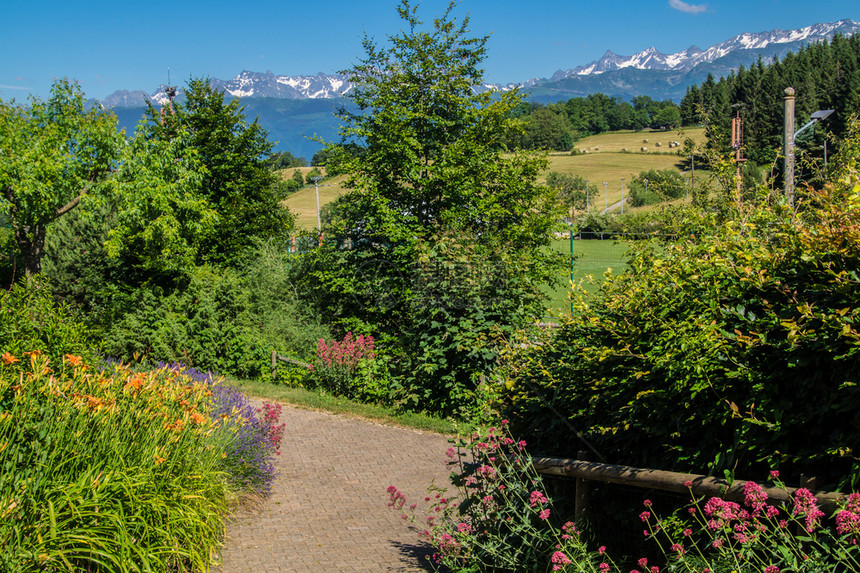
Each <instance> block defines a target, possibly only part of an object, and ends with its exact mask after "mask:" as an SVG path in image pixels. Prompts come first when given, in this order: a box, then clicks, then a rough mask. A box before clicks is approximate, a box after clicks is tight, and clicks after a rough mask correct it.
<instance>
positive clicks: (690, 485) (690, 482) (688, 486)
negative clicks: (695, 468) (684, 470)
mask: <svg viewBox="0 0 860 573" xmlns="http://www.w3.org/2000/svg"><path fill="white" fill-rule="evenodd" d="M684 487H686V488H687V489H690V488H692V487H693V480H689V479H688V480H687V481H685V482H684Z"/></svg>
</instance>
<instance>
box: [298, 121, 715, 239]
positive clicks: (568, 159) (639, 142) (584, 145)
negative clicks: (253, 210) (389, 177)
mask: <svg viewBox="0 0 860 573" xmlns="http://www.w3.org/2000/svg"><path fill="white" fill-rule="evenodd" d="M687 137H690V138H692V139H693V140H694V141H695V142H696V144H697V145H698V144H701V143H703V142H704V141H705V130H704V128H691V129H686V130H684V131H683V132H678V131H676V130H668V131H618V132H612V133H602V134H600V135H594V136H591V137H586V138H583V139H581V140H579V141H578V142H577V143H576V148H577V149H580V150H584V151H585V150H587V151H588V152H587V153H585V154H582V155H570V154H569V153H565V154H550V156H549V169H548V171H547V173H549V172H550V171H557V172H559V173H565V174H572V175H579V176H581V177H583V178H585V179H588V180H589V181H590V182H591V185H590V189H591V193H590V196H591V207H592V209H595V210H599V211H602V210H603V209H604V206H608V207H609V210H610V211H612V210H613V209H612V206H613V205H614V204H615V203H617V202H618V201H620V200H621V179H622V178H623V179H624V180H625V189H626V186H627V185H629V183H628V182H629V181H630V180H631V179H633V177H635V176H636V175H638V174H639V173H640V172H641V171H647V170H649V169H678V170H680V171H681V172H682V174H683V175H684V176H685V177H686V178H689V176H690V174H689V171H683V170H681V165H680V160H681V158H680V157H679V155H678V154H677V149H674V150H670V149H669V142H670V141H683V140H684V139H685V138H687ZM645 139H647V140H648V143H647V144H646V143H643V141H644V140H645ZM656 143H660V144H661V147H655V144H656ZM643 146H646V147H648V152H645V153H643V152H641V151H639V149H640V148H641V147H643ZM595 148H598V150H597V151H595ZM623 149H628V150H629V151H627V152H624V151H622V150H623ZM311 169H312V168H311V167H291V168H288V169H284V170H283V171H281V177H282V178H289V177H292V175H293V172H294V171H296V170H299V171H300V172H301V173H302V175H303V176H306V175H307V174H308V172H309V171H310V170H311ZM604 181H606V183H607V185H606V194H605V195H604V187H603V182H604ZM343 182H344V177H343V176H338V177H334V178H332V179H327V180H324V181H321V182H320V188H319V191H320V207H323V206H325V205H326V204H327V203H329V202H331V201H334V200H335V199H337V198H338V197H340V196H341V195H342V194H343V193H345V192H346V189H345V188H344V187H343ZM625 195H626V191H625ZM283 204H284V205H285V206H286V207H288V208H289V209H290V211H291V212H292V213H293V215H295V217H296V227H297V228H299V229H301V230H311V229H315V228H316V226H317V205H316V193H315V190H314V186H313V185H305V186H304V187H303V188H302V189H301V190H300V191H297V192H296V193H293V194H292V195H290V196H289V197H287V198H286V199H285V200H284V202H283ZM628 207H629V206H628ZM628 207H625V210H626V209H627V208H628Z"/></svg>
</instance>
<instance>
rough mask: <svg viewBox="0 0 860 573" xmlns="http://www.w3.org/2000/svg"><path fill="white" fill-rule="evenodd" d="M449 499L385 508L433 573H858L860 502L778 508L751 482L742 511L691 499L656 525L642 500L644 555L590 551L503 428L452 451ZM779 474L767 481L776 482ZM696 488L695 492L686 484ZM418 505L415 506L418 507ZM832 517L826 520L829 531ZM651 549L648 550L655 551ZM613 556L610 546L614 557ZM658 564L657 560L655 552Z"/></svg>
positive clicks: (440, 495)
mask: <svg viewBox="0 0 860 573" xmlns="http://www.w3.org/2000/svg"><path fill="white" fill-rule="evenodd" d="M447 455H448V461H447V463H448V465H450V466H452V468H453V469H454V471H453V473H452V474H451V482H452V484H453V486H455V488H456V492H453V493H450V494H449V493H448V491H447V490H446V489H444V488H437V487H431V488H430V489H429V490H428V495H427V496H426V497H424V498H423V502H422V501H421V500H420V499H419V500H418V501H416V502H413V501H412V500H411V499H409V498H407V496H406V495H405V494H404V493H403V492H401V491H400V490H398V489H397V488H396V487H395V486H393V485H392V486H390V487H389V488H388V495H389V502H388V505H389V507H391V508H392V509H394V510H395V511H398V512H401V514H402V517H403V518H404V519H405V520H408V521H410V522H411V523H413V524H414V525H416V526H418V528H419V529H420V531H421V536H422V538H423V539H425V540H426V541H427V542H428V543H430V545H431V546H432V547H433V551H434V552H433V555H432V558H431V561H432V564H433V566H434V567H438V568H439V569H440V570H447V571H451V572H461V573H465V572H493V573H495V572H501V571H512V572H514V571H516V572H521V571H523V572H525V571H541V572H543V571H566V572H573V571H579V572H591V573H610V572H612V573H619V572H621V571H625V572H627V571H629V572H630V573H661V572H664V573H665V572H691V573H692V572H696V573H704V572H710V573H728V572H729V571H733V572H735V573H762V572H763V573H788V572H793V571H796V572H824V571H826V572H836V571H839V572H848V571H860V546H858V540H860V494H857V493H853V494H850V495H849V496H848V497H847V498H846V499H845V500H844V501H843V503H842V505H841V506H840V508H839V509H838V510H837V511H836V512H835V513H834V514H833V516H827V515H825V514H824V512H823V511H821V509H820V508H819V507H818V504H817V502H816V500H815V498H814V497H813V495H812V494H811V493H810V492H809V491H808V490H806V489H799V490H797V491H796V492H795V494H794V496H793V498H792V501H791V503H788V504H784V505H783V506H777V505H773V503H772V500H769V499H768V496H767V494H766V492H765V491H764V490H763V489H762V487H761V486H760V485H758V484H757V483H755V482H747V483H746V486H745V499H744V501H743V503H736V502H733V501H728V500H724V499H722V498H719V497H711V498H709V499H705V498H698V499H696V498H694V499H691V501H690V503H689V505H688V506H687V507H684V508H681V509H680V510H678V511H676V512H675V513H674V514H672V515H670V516H669V517H667V518H664V519H661V518H660V517H659V516H658V515H657V510H656V508H655V507H654V506H653V505H652V503H651V502H650V501H649V500H645V502H644V505H645V507H644V508H643V511H642V512H641V513H640V514H639V519H640V520H641V521H642V524H643V534H644V538H643V540H644V541H645V543H646V545H649V544H651V543H655V544H656V551H652V552H651V553H652V556H650V557H639V558H636V557H632V558H624V561H625V562H627V561H629V562H628V563H626V565H627V567H626V568H622V567H621V566H619V564H618V563H616V562H614V561H613V560H612V559H611V558H610V557H609V555H610V554H611V553H613V554H616V555H617V554H618V552H617V551H615V552H613V551H612V549H613V548H612V547H611V543H610V544H609V545H610V547H609V550H607V547H606V546H602V545H600V546H596V545H595V544H594V543H588V542H586V540H585V539H584V538H583V536H582V535H581V533H580V531H579V530H578V529H577V527H576V526H575V525H574V524H573V523H571V522H569V521H565V520H564V519H560V517H561V516H559V515H558V513H557V511H556V509H555V507H554V506H553V503H552V499H551V498H550V497H549V496H548V495H547V494H546V490H545V489H544V487H543V483H542V480H541V478H540V476H539V475H538V474H537V473H536V472H535V470H534V468H533V467H532V463H531V457H530V456H529V454H528V452H527V451H526V449H525V442H523V441H516V440H515V439H514V438H513V437H512V436H511V435H510V433H509V432H508V428H507V424H506V423H505V422H503V423H502V425H501V427H500V428H490V429H489V430H488V431H487V432H483V433H476V434H473V435H472V436H471V438H470V439H468V440H464V441H460V442H459V443H457V444H456V446H455V447H451V448H449V449H448V453H447ZM778 477H779V473H778V472H776V471H774V472H772V473H771V478H772V479H774V480H775V481H776V484H777V485H778V486H780V487H783V484H782V483H781V482H779V481H778ZM688 487H692V483H688ZM419 505H420V506H421V508H420V509H419ZM828 517H832V518H833V519H832V520H830V521H829V522H828V519H827V518H828ZM652 548H653V547H652ZM616 549H617V548H616ZM655 553H656V555H657V556H658V557H659V556H660V555H661V554H662V557H661V558H659V559H655V557H653V555H654V554H655Z"/></svg>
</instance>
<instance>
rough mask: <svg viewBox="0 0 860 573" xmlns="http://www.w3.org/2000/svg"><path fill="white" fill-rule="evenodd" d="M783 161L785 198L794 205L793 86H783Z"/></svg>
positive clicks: (790, 204)
mask: <svg viewBox="0 0 860 573" xmlns="http://www.w3.org/2000/svg"><path fill="white" fill-rule="evenodd" d="M784 100H785V137H784V144H783V149H784V150H785V163H784V164H783V179H784V181H785V198H786V200H787V201H788V204H789V206H791V207H794V88H785V98H784Z"/></svg>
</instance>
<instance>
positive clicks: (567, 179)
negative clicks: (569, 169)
mask: <svg viewBox="0 0 860 573" xmlns="http://www.w3.org/2000/svg"><path fill="white" fill-rule="evenodd" d="M546 184H547V185H548V186H550V187H551V188H553V189H556V190H557V191H558V196H559V199H560V200H561V202H562V203H563V204H564V205H566V206H570V207H573V208H574V209H585V205H586V198H585V191H586V189H585V187H586V183H585V179H583V178H582V177H581V176H580V175H570V174H566V173H558V172H556V171H551V172H550V173H549V175H547V176H546Z"/></svg>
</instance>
